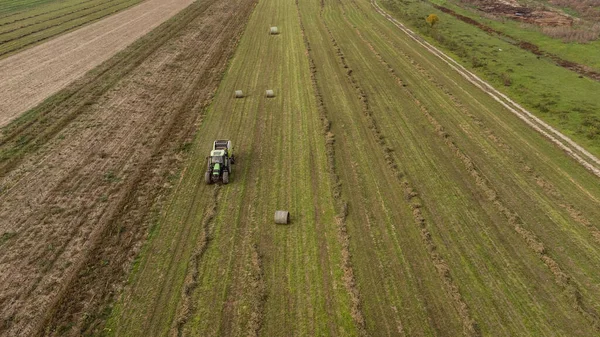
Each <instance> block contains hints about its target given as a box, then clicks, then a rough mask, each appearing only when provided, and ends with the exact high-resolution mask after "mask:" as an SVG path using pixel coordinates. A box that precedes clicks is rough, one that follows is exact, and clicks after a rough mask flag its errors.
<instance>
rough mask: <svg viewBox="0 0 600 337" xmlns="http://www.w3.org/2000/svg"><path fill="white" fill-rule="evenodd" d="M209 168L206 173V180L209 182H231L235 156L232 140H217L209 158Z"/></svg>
mask: <svg viewBox="0 0 600 337" xmlns="http://www.w3.org/2000/svg"><path fill="white" fill-rule="evenodd" d="M207 160H208V168H207V169H206V173H205V174H204V181H205V182H206V183H207V184H212V183H216V182H219V181H222V182H223V184H228V183H229V175H230V174H231V171H232V167H231V165H233V163H234V162H235V157H234V156H233V147H232V146H231V141H230V140H215V141H214V143H213V149H212V151H210V156H209V157H208V158H207Z"/></svg>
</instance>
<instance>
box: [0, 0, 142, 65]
mask: <svg viewBox="0 0 600 337" xmlns="http://www.w3.org/2000/svg"><path fill="white" fill-rule="evenodd" d="M135 1H136V0H134V2H132V3H129V4H127V5H126V6H125V7H122V8H117V9H113V10H112V11H109V12H106V13H102V14H101V15H100V16H98V17H95V18H93V19H91V20H89V21H84V22H81V23H78V24H76V25H72V26H69V27H66V29H64V30H61V31H59V32H56V33H54V34H51V35H49V36H42V37H41V38H38V39H35V40H34V41H30V42H27V43H25V44H20V45H19V46H18V47H16V48H12V49H8V50H4V51H0V57H1V56H4V55H6V54H9V53H12V52H14V51H16V50H19V49H23V48H25V47H28V46H31V45H34V44H36V43H38V42H41V41H44V40H47V39H50V38H52V37H54V36H57V35H59V34H62V33H64V32H66V31H71V30H74V29H75V28H79V27H82V26H85V25H87V24H89V23H90V22H92V21H97V20H100V19H102V18H104V17H107V16H109V15H112V14H114V13H116V12H119V11H121V10H124V9H126V8H128V7H131V6H133V5H135V4H136V3H137V2H135ZM119 5H120V4H117V5H114V6H110V7H108V8H104V9H100V10H97V11H95V12H92V13H90V14H88V15H86V16H90V15H93V14H96V13H99V12H102V11H103V10H105V9H109V8H113V7H117V6H119ZM86 16H83V17H86ZM80 18H82V17H78V18H75V19H72V20H68V21H64V22H61V23H58V24H55V25H52V26H49V27H45V28H43V29H40V30H37V31H34V32H30V33H27V34H23V35H21V36H17V37H14V38H10V39H7V40H4V41H0V46H1V45H3V44H5V43H8V42H12V41H16V40H19V39H21V38H24V37H27V36H31V35H33V34H36V33H40V32H43V31H46V30H48V29H51V28H54V27H59V26H61V25H63V24H64V23H67V22H71V21H74V20H77V19H80Z"/></svg>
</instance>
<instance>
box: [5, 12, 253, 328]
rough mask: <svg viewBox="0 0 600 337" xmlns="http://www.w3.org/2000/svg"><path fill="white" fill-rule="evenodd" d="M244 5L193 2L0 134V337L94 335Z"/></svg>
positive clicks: (231, 43) (229, 46)
mask: <svg viewBox="0 0 600 337" xmlns="http://www.w3.org/2000/svg"><path fill="white" fill-rule="evenodd" d="M149 2H150V3H152V2H154V3H158V2H156V1H149ZM176 3H178V4H179V5H181V6H183V5H184V4H185V3H188V4H189V1H178V2H176ZM146 4H148V2H147V3H146ZM250 4H251V2H250V1H245V5H244V6H243V7H242V8H236V7H235V6H234V4H229V3H218V2H216V1H208V2H202V3H195V4H193V5H192V6H190V7H189V8H188V9H186V10H184V11H183V12H181V13H180V14H178V15H177V16H176V18H174V20H171V21H169V22H167V23H165V24H164V25H162V26H160V27H159V28H157V29H156V30H154V31H153V32H152V33H151V34H149V35H148V36H146V37H145V38H143V39H142V41H139V42H136V43H135V44H134V45H132V46H131V47H129V48H128V49H127V50H125V51H124V52H123V53H121V54H119V56H118V57H116V58H114V59H111V60H109V61H108V62H106V63H105V64H103V65H102V66H101V67H100V68H98V69H97V70H95V71H93V72H91V73H89V74H88V75H86V76H85V77H83V78H82V79H81V80H79V81H77V82H76V83H74V84H72V85H70V86H69V87H68V88H67V89H65V90H63V91H62V92H61V93H59V96H58V98H56V99H55V100H51V101H50V102H46V103H45V104H43V105H42V106H40V107H38V108H36V109H35V110H34V111H33V112H31V116H30V117H28V119H27V120H26V121H25V122H23V123H22V124H18V123H17V125H11V126H10V127H9V128H6V129H5V130H4V134H3V135H2V138H0V153H1V155H0V157H1V159H0V167H1V169H0V171H1V172H2V174H1V178H0V186H1V187H0V200H1V201H0V235H2V241H0V268H1V269H2V270H4V271H8V272H3V273H2V274H1V275H0V334H2V335H36V334H45V335H53V334H56V333H64V332H69V333H70V334H73V335H79V334H81V333H85V332H88V333H94V326H95V324H96V323H97V320H99V319H102V317H103V316H102V315H103V314H105V313H106V311H105V310H106V309H107V308H106V307H105V304H106V303H108V302H109V301H110V300H111V299H112V298H113V296H114V293H115V292H116V291H118V288H119V285H118V281H120V280H122V279H123V277H124V275H125V272H126V271H127V270H128V269H129V266H130V263H131V261H132V259H133V257H134V256H135V253H136V252H137V251H138V250H139V246H140V242H141V241H142V240H143V238H144V237H145V235H146V230H147V228H148V222H149V219H151V218H152V216H151V213H150V212H151V210H152V209H153V205H156V203H157V202H159V201H160V200H161V196H162V195H163V194H164V193H165V192H166V191H167V190H168V188H169V183H170V179H173V177H174V176H175V175H176V172H177V170H178V168H179V164H180V163H181V159H182V158H183V157H185V155H186V147H185V146H184V144H185V143H186V142H187V141H190V139H191V137H192V135H193V132H194V130H195V128H196V125H197V123H198V122H199V121H200V120H201V118H202V116H203V112H204V108H205V107H206V106H207V105H208V103H209V102H210V100H211V99H212V95H213V92H214V90H215V89H216V87H217V84H218V83H219V80H220V78H221V74H222V72H223V70H224V67H225V65H226V62H227V60H228V58H229V56H230V55H231V54H232V52H233V50H234V47H235V45H236V43H237V40H238V37H239V35H240V33H241V31H242V29H243V25H244V23H245V20H246V18H247V16H248V13H249V12H250V10H251V7H252V6H251V5H250ZM165 6H166V5H165ZM173 6H174V4H171V5H169V6H168V8H169V9H170V11H165V8H161V9H160V10H155V11H153V12H151V13H156V14H158V12H161V13H160V14H161V15H165V14H164V13H165V12H171V13H172V12H173V8H174V7H173ZM147 16H148V18H147V19H150V16H152V15H151V14H148V15H147ZM154 20H155V21H157V20H158V19H157V18H154ZM151 21H152V20H151ZM140 25H142V26H144V27H145V26H146V25H144V24H142V23H140ZM111 36H112V35H111ZM113 38H114V36H113ZM91 44H92V45H95V46H97V43H91ZM88 53H89V54H94V53H92V52H88ZM92 63H93V62H92ZM72 70H73V69H71V71H72ZM67 77H69V78H70V79H72V77H71V75H69V76H67ZM38 85H43V84H39V83H38ZM52 90H56V88H54V89H48V91H46V93H48V92H51V91H52ZM39 91H44V90H43V89H42V90H39ZM5 97H6V96H4V95H3V98H5ZM8 101H10V99H9V100H8Z"/></svg>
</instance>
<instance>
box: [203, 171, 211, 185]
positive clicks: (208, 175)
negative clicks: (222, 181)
mask: <svg viewBox="0 0 600 337" xmlns="http://www.w3.org/2000/svg"><path fill="white" fill-rule="evenodd" d="M204 182H206V185H210V183H211V182H212V180H211V179H210V171H206V173H204Z"/></svg>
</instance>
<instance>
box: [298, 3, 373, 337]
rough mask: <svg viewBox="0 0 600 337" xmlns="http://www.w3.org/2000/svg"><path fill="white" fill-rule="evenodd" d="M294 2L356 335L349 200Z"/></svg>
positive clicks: (361, 327)
mask: <svg viewBox="0 0 600 337" xmlns="http://www.w3.org/2000/svg"><path fill="white" fill-rule="evenodd" d="M295 2H296V7H297V11H298V19H299V21H300V30H301V34H302V38H303V41H304V45H305V48H306V55H307V57H308V62H309V67H310V79H311V83H312V87H313V91H314V93H315V97H316V100H317V110H318V111H319V115H320V118H321V122H322V129H323V134H324V136H325V154H326V156H327V166H328V170H329V176H330V179H331V182H332V184H331V194H332V196H333V199H334V203H335V209H336V212H337V215H336V216H335V219H334V221H335V224H336V227H337V232H338V241H339V243H340V245H341V246H342V271H343V273H344V275H343V281H344V286H345V288H346V291H347V292H348V294H349V295H350V301H351V309H350V310H351V312H350V314H351V316H352V319H353V321H354V324H355V325H356V328H357V329H358V333H359V335H360V336H367V331H366V324H365V318H364V314H363V312H362V309H361V299H360V293H359V290H358V287H357V285H356V279H355V276H354V269H353V265H352V255H351V252H350V236H349V234H348V227H347V225H346V217H347V216H348V202H347V201H346V200H344V199H343V196H342V183H341V180H340V176H339V174H338V173H337V168H336V161H335V148H334V143H335V135H334V134H333V132H332V131H331V121H330V120H329V118H328V116H327V108H326V107H325V103H324V101H323V95H322V94H321V90H320V89H319V84H318V82H317V78H316V72H317V67H316V64H315V61H314V59H313V57H312V55H311V47H310V42H309V41H308V37H307V36H306V31H305V28H304V22H303V20H302V14H301V13H300V7H299V3H298V0H296V1H295ZM323 6H324V4H323V0H321V11H322V9H323ZM320 15H321V16H322V12H321V13H320Z"/></svg>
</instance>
